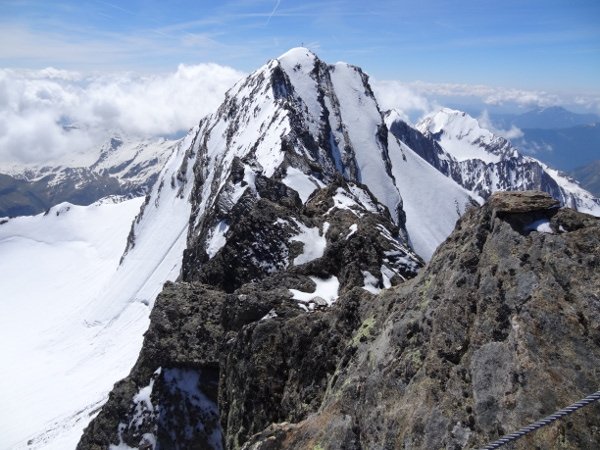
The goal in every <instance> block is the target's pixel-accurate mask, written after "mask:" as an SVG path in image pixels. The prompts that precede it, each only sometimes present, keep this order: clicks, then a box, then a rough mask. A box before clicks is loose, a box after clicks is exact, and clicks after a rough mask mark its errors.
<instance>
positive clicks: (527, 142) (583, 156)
mask: <svg viewBox="0 0 600 450" xmlns="http://www.w3.org/2000/svg"><path fill="white" fill-rule="evenodd" d="M491 120H492V123H493V125H494V127H495V128H497V129H499V130H509V129H511V128H512V127H517V128H519V129H520V130H521V132H522V136H520V137H515V138H511V142H512V143H513V145H514V146H515V147H517V148H519V150H521V151H522V152H523V153H526V154H528V155H531V156H533V157H535V158H537V159H539V160H540V161H542V162H544V163H546V164H548V165H550V166H552V167H554V168H556V169H559V170H562V171H565V172H570V173H571V174H572V175H573V176H575V177H576V178H577V175H575V172H573V170H574V169H575V168H577V167H581V166H585V165H587V164H589V163H591V162H592V161H594V160H597V159H600V117H599V116H598V115H596V114H578V113H574V112H571V111H568V110H566V109H565V108H562V107H558V106H557V107H551V108H537V109H534V110H531V111H528V112H526V113H523V114H499V115H492V116H491ZM580 181H582V180H580Z"/></svg>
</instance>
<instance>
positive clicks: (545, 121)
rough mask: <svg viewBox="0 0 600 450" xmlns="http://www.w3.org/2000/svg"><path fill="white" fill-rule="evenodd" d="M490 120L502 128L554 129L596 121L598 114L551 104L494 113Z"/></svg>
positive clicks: (598, 118) (597, 120)
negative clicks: (512, 111)
mask: <svg viewBox="0 0 600 450" xmlns="http://www.w3.org/2000/svg"><path fill="white" fill-rule="evenodd" d="M492 120H493V122H494V125H496V126H497V127H498V128H504V129H508V128H510V127H511V126H516V127H518V128H533V129H542V130H555V129H557V128H572V127H576V126H579V125H591V124H594V123H598V122H600V116H598V115H597V114H591V113H588V114H580V113H575V112H572V111H569V110H567V109H565V108H563V107H562V106H551V107H549V108H535V109H532V110H531V111H527V112H525V113H522V114H494V115H493V117H492Z"/></svg>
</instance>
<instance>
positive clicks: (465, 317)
mask: <svg viewBox="0 0 600 450" xmlns="http://www.w3.org/2000/svg"><path fill="white" fill-rule="evenodd" d="M501 195H502V194H500V196H501ZM501 200H506V199H501ZM510 201H511V202H512V201H514V197H512V198H511V200H510ZM527 202H528V200H527V197H525V200H524V202H523V203H519V202H518V201H516V202H515V203H514V206H513V207H512V209H507V210H505V211H504V215H502V218H501V217H500V216H499V215H495V214H494V208H493V207H492V206H491V205H489V204H488V205H486V206H484V207H483V208H481V209H477V210H472V211H471V212H469V213H467V214H466V216H465V217H464V218H463V219H462V220H461V221H460V222H459V223H458V225H457V228H456V230H455V232H454V233H453V234H452V235H451V236H450V237H449V239H448V240H447V242H446V243H445V244H443V245H442V246H441V247H440V248H439V249H438V251H437V252H436V254H435V255H434V257H433V259H432V261H431V263H430V264H429V266H428V267H427V268H426V270H425V271H424V272H423V273H422V274H421V275H420V276H419V277H417V278H416V279H414V280H411V281H409V282H407V283H405V284H403V285H401V286H399V287H396V288H393V289H390V290H388V291H385V292H384V293H382V294H381V295H380V296H379V298H378V300H377V302H376V303H373V304H372V307H371V309H370V310H368V309H367V310H364V312H363V321H364V322H363V325H362V326H361V327H360V328H359V330H358V331H357V332H356V333H357V337H358V335H360V338H358V339H355V340H353V342H352V344H351V345H356V346H357V351H356V353H355V355H354V356H353V357H352V358H351V359H350V361H343V360H342V361H340V363H339V364H338V367H337V370H336V377H335V380H334V379H333V378H332V381H331V382H330V384H329V388H328V391H327V394H326V396H325V400H324V402H323V404H322V405H321V407H320V409H319V411H318V413H317V414H314V415H311V416H309V417H308V418H307V419H305V420H304V421H302V422H299V423H297V424H295V425H294V426H293V427H291V426H286V427H279V426H274V427H272V428H271V429H270V430H271V431H268V430H266V431H264V432H263V433H261V434H257V435H256V436H254V437H253V438H252V439H250V440H249V441H248V442H247V443H246V445H245V447H244V448H245V449H253V450H259V449H270V448H286V449H314V448H318V447H316V446H317V445H318V446H320V448H324V449H325V448H327V449H338V448H345V447H342V446H340V444H339V442H340V441H339V439H338V437H339V436H342V435H343V436H354V438H355V439H356V442H358V444H357V445H356V446H355V447H354V448H378V449H398V448H407V449H408V448H410V449H430V448H445V449H455V448H456V449H459V448H478V447H481V446H483V445H484V444H486V443H488V442H490V441H492V440H494V439H496V438H498V437H500V436H501V435H503V434H505V433H508V432H512V431H515V430H517V429H519V428H520V427H522V426H524V425H527V424H528V423H530V422H533V421H535V420H537V419H540V418H542V417H545V416H546V415H548V414H551V413H553V412H554V411H556V410H558V409H560V408H562V407H564V406H567V405H569V404H571V403H573V402H574V401H577V400H579V399H580V398H582V397H584V396H586V395H587V394H590V393H592V392H595V391H596V390H597V389H598V380H599V379H600V378H599V376H598V367H600V319H599V317H600V271H599V270H598V267H600V221H599V220H598V219H596V218H593V217H591V216H587V215H585V214H580V213H576V212H574V211H572V210H568V209H561V210H558V211H557V210H546V213H547V217H546V220H547V221H548V223H549V227H548V228H547V229H546V231H547V232H543V231H537V230H533V229H532V230H527V231H526V230H522V229H521V230H517V229H515V228H514V227H513V226H512V225H511V224H510V223H509V222H510V220H511V214H519V215H522V214H524V213H523V211H524V210H527V206H526V203H527ZM536 209H537V208H536ZM511 211H519V212H515V213H512V212H511ZM525 214H526V213H525ZM531 214H532V216H531V217H532V219H535V220H539V218H538V216H537V212H536V211H533V212H531ZM522 218H523V217H522V216H521V219H522ZM553 230H556V232H554V231H553ZM329 423H337V424H345V425H341V427H342V429H343V430H342V431H340V430H339V429H338V430H337V434H335V435H332V434H331V433H330V432H329V430H328V427H327V424H329ZM334 436H335V437H334ZM273 438H274V439H275V440H276V442H280V443H282V444H281V445H280V446H279V447H274V446H273V445H272V444H271V442H272V439H273ZM598 442H600V406H598V405H596V406H590V407H588V408H587V409H584V410H582V411H579V412H577V413H576V414H574V415H572V416H570V417H569V418H567V419H565V420H563V421H559V422H557V423H555V424H553V425H551V426H548V427H546V428H544V429H542V430H540V431H537V432H535V433H532V434H530V435H528V436H527V437H525V438H524V439H522V440H521V441H519V442H518V443H517V444H516V445H515V446H514V447H513V448H519V449H529V448H540V449H554V448H567V449H593V448H597V443H598ZM348 448H352V447H348Z"/></svg>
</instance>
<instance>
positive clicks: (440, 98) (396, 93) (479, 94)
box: [371, 79, 600, 138]
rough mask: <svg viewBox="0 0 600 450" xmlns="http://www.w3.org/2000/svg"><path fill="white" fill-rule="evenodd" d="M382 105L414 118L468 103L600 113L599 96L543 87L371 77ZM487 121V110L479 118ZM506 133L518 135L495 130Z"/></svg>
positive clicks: (516, 132) (507, 134)
mask: <svg viewBox="0 0 600 450" xmlns="http://www.w3.org/2000/svg"><path fill="white" fill-rule="evenodd" d="M371 83H372V86H373V90H374V92H375V95H376V96H377V99H378V101H379V103H380V105H381V107H382V109H392V108H394V109H397V110H398V111H399V112H400V113H401V115H403V116H404V117H405V118H409V119H413V121H414V120H416V119H418V118H420V117H422V116H423V115H426V114H428V113H430V112H432V111H435V110H437V109H439V108H440V105H448V104H452V103H465V104H467V103H469V104H473V105H477V107H478V108H479V110H480V111H485V110H486V108H490V107H499V106H509V107H512V108H514V109H517V110H519V109H520V110H522V111H525V110H527V109H530V108H534V107H548V106H564V107H567V108H576V109H582V108H583V109H586V110H588V111H591V112H595V113H600V97H595V96H593V95H592V96H580V95H571V94H557V93H552V92H546V91H531V90H524V89H514V88H503V87H494V86H486V85H471V84H456V83H428V82H424V81H413V82H402V81H397V80H376V79H372V80H371ZM480 119H481V120H483V121H485V122H486V123H487V124H490V121H489V117H487V113H484V114H483V116H482V117H481V118H480ZM496 131H499V132H500V133H499V134H501V135H503V136H505V137H508V138H510V137H512V138H516V137H520V136H519V132H520V131H519V130H518V129H514V130H496Z"/></svg>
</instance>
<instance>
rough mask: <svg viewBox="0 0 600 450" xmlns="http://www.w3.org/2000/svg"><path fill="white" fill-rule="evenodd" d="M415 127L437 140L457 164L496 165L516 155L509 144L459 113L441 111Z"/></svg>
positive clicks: (427, 117)
mask: <svg viewBox="0 0 600 450" xmlns="http://www.w3.org/2000/svg"><path fill="white" fill-rule="evenodd" d="M416 128H417V129H418V130H419V131H420V132H421V133H423V134H424V135H426V136H430V137H434V138H435V139H436V140H438V141H439V142H440V144H441V145H442V147H444V149H445V150H446V151H447V152H449V153H450V154H451V155H452V156H453V157H454V158H455V159H456V160H457V161H466V160H469V159H479V160H481V161H484V162H485V163H497V162H499V161H500V160H501V159H502V158H503V157H507V156H514V154H515V153H514V149H513V148H512V146H511V144H510V142H509V141H507V140H506V139H504V138H503V137H501V136H496V135H495V134H494V133H492V132H491V131H490V130H488V129H486V128H484V127H482V126H481V124H480V123H479V121H478V120H477V119H475V118H474V117H471V116H470V115H468V114H467V113H465V112H462V111H457V110H454V109H450V108H442V109H440V110H439V111H437V112H433V113H431V114H429V115H427V116H426V117H424V118H423V119H422V120H421V121H420V122H419V123H418V124H417V127H416Z"/></svg>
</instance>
